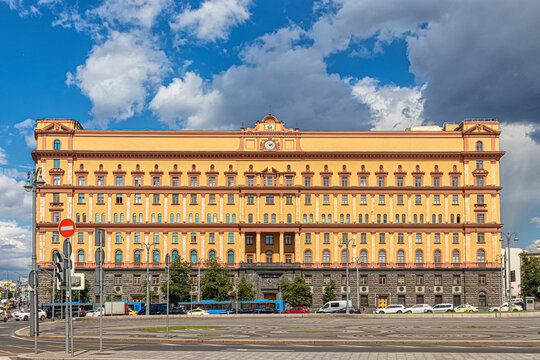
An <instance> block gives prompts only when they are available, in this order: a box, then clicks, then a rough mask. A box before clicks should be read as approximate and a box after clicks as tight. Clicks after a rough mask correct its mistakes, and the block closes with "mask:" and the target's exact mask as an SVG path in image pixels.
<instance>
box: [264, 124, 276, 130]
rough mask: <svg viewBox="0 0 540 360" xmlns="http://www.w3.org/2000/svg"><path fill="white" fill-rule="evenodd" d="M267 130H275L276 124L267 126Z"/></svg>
mask: <svg viewBox="0 0 540 360" xmlns="http://www.w3.org/2000/svg"><path fill="white" fill-rule="evenodd" d="M265 129H266V130H274V124H266V127H265Z"/></svg>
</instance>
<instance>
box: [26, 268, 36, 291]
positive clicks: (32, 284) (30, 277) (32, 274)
mask: <svg viewBox="0 0 540 360" xmlns="http://www.w3.org/2000/svg"><path fill="white" fill-rule="evenodd" d="M28 285H29V286H30V287H31V288H32V289H35V288H36V287H37V286H38V279H37V276H36V272H35V271H34V270H32V271H30V275H28Z"/></svg>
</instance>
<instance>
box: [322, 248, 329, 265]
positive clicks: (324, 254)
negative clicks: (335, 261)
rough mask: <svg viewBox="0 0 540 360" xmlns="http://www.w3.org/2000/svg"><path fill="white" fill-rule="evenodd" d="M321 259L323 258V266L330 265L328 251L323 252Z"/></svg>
mask: <svg viewBox="0 0 540 360" xmlns="http://www.w3.org/2000/svg"><path fill="white" fill-rule="evenodd" d="M322 258H323V261H322V262H323V263H324V264H329V263H330V250H324V251H323V255H322Z"/></svg>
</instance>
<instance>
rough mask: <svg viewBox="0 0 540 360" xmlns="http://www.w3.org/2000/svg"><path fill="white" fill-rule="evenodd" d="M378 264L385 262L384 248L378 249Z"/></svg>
mask: <svg viewBox="0 0 540 360" xmlns="http://www.w3.org/2000/svg"><path fill="white" fill-rule="evenodd" d="M379 264H386V251H385V250H380V251H379Z"/></svg>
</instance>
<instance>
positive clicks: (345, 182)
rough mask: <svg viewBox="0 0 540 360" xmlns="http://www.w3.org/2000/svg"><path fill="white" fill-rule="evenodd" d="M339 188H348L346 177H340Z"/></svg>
mask: <svg viewBox="0 0 540 360" xmlns="http://www.w3.org/2000/svg"><path fill="white" fill-rule="evenodd" d="M341 186H342V187H347V186H349V179H348V178H347V177H346V176H342V177H341Z"/></svg>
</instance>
